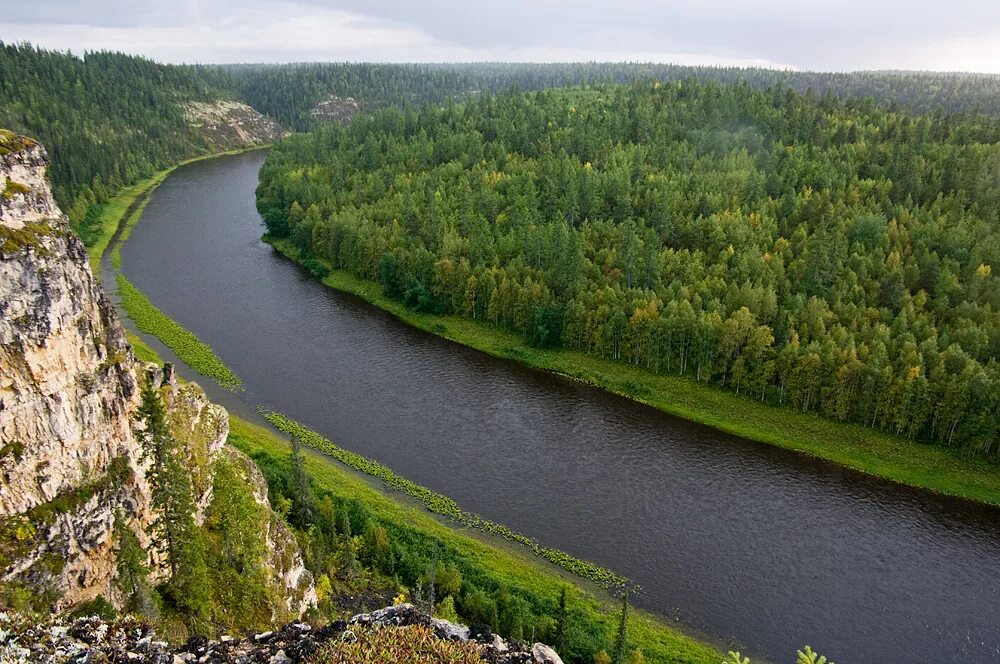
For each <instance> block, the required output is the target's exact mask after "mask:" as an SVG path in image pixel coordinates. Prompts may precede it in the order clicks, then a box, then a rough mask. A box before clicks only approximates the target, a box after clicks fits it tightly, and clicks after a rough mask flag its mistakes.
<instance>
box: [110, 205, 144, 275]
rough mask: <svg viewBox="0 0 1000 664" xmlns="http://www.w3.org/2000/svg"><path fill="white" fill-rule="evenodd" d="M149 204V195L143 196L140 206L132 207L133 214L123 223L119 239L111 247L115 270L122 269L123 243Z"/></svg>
mask: <svg viewBox="0 0 1000 664" xmlns="http://www.w3.org/2000/svg"><path fill="white" fill-rule="evenodd" d="M147 204H149V196H148V195H146V196H145V197H143V199H142V202H141V203H140V204H139V205H138V206H133V207H132V214H130V215H129V217H128V219H126V220H125V223H124V224H122V225H121V232H120V233H119V234H118V239H117V240H115V246H113V247H111V256H110V261H111V267H113V268H114V269H115V270H120V269H122V254H121V249H122V245H123V244H125V242H126V241H127V240H128V236H129V235H131V234H132V229H133V228H134V227H135V225H136V224H137V223H138V222H139V218H140V217H142V213H143V212H145V210H146V205H147Z"/></svg>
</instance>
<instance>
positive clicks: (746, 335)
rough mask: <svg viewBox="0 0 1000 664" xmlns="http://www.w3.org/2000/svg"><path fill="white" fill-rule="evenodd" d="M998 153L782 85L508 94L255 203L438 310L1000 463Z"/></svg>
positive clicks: (375, 141)
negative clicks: (996, 457)
mask: <svg viewBox="0 0 1000 664" xmlns="http://www.w3.org/2000/svg"><path fill="white" fill-rule="evenodd" d="M998 140H1000V122H998V121H997V119H995V118H992V117H989V116H985V115H978V114H974V115H962V114H952V115H945V114H941V113H938V112H934V113H929V114H923V115H914V114H907V113H903V112H900V111H895V110H890V109H886V108H884V107H881V106H878V105H875V104H873V103H871V102H869V101H851V100H846V101H844V100H838V99H836V98H834V97H832V96H829V95H827V96H823V97H817V96H816V95H813V94H809V93H807V94H798V93H796V92H794V91H793V90H791V89H788V88H783V87H773V88H769V89H766V90H759V89H755V88H754V87H753V86H751V85H749V84H740V85H735V86H727V85H720V84H717V83H714V82H707V83H705V82H699V81H696V80H693V79H689V80H684V81H676V82H668V83H660V82H657V83H636V84H633V85H631V86H615V85H608V86H597V87H586V88H567V89H556V90H545V91H539V92H534V93H506V94H501V95H499V96H491V97H482V98H476V99H471V100H469V101H466V102H464V103H456V102H448V103H446V104H444V105H438V106H429V105H428V106H424V107H420V108H411V109H400V108H396V107H391V108H388V109H385V110H383V111H381V112H378V113H375V114H374V115H372V116H370V117H362V118H358V119H355V120H354V121H353V122H352V123H351V124H350V125H349V126H346V127H344V126H339V125H338V126H323V127H321V128H319V129H318V130H317V131H315V132H313V133H312V134H308V135H298V136H293V137H291V138H290V139H288V140H286V141H284V142H283V143H282V144H280V145H279V146H277V147H276V148H274V149H273V150H272V152H271V154H270V156H269V157H268V160H267V162H266V164H265V166H264V168H263V169H262V172H261V185H260V188H259V190H258V208H259V209H260V211H261V213H262V215H263V216H264V219H265V222H266V224H267V227H268V232H269V233H270V234H271V235H272V236H274V237H276V238H288V239H289V240H290V241H291V242H293V243H294V244H295V245H296V246H297V247H298V248H299V249H300V250H302V251H303V252H306V255H307V256H313V257H315V258H318V259H322V260H323V261H326V262H327V263H328V264H330V265H332V266H333V267H334V268H340V269H346V270H349V271H351V272H353V273H355V274H357V275H359V276H362V277H364V278H367V279H371V280H375V281H378V282H380V283H381V284H382V285H383V287H384V289H385V291H386V292H387V293H388V294H390V295H392V296H395V297H397V298H399V299H401V300H403V301H405V302H406V303H407V304H408V305H409V306H411V307H413V308H416V309H420V310H428V311H433V312H440V313H454V314H460V315H463V316H467V317H469V318H473V319H477V320H483V321H486V322H488V323H491V324H495V325H499V326H503V327H505V328H508V329H511V330H514V331H516V332H518V333H520V334H522V335H523V336H524V337H525V339H526V340H528V341H529V342H531V343H533V344H535V345H538V346H561V347H568V348H574V349H580V350H582V351H585V352H588V353H592V354H595V355H598V356H601V357H605V358H611V359H615V360H619V361H622V362H628V363H632V364H635V365H639V366H642V367H645V368H647V369H648V370H650V371H654V372H676V373H680V374H686V375H690V376H692V377H693V378H694V379H696V380H700V381H705V382H711V383H714V384H717V385H719V386H722V387H724V388H727V389H731V390H734V391H736V392H739V393H741V394H745V395H748V396H750V397H752V398H755V399H761V400H764V401H769V402H773V403H776V404H784V405H787V406H789V407H792V408H797V409H800V410H804V411H811V412H817V413H820V414H822V415H824V416H827V417H830V418H834V419H837V420H842V421H852V422H857V423H861V424H864V425H866V426H872V427H878V428H880V429H885V430H889V431H892V432H895V433H898V434H900V435H903V436H907V437H910V438H913V439H920V440H927V441H937V442H940V443H943V444H949V445H960V446H963V447H967V448H970V449H975V450H979V451H982V452H986V453H995V452H996V449H997V446H996V444H995V441H996V437H997V416H996V412H997V406H998V388H1000V373H998V368H997V362H996V358H997V356H998V354H1000V318H998V314H997V312H998V307H1000V299H998V298H1000V289H998V288H997V285H998V284H997V283H996V281H995V280H996V278H997V277H996V276H995V275H994V274H993V272H994V270H995V266H996V264H997V261H998V260H1000V235H998V232H997V229H998V221H1000V219H998V210H1000V205H998V203H1000V201H998V196H1000V193H998V192H1000V188H998V184H1000V182H998V177H1000V148H998V146H997V141H998ZM996 267H1000V266H996Z"/></svg>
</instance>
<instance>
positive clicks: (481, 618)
mask: <svg viewBox="0 0 1000 664" xmlns="http://www.w3.org/2000/svg"><path fill="white" fill-rule="evenodd" d="M459 606H460V608H461V609H462V615H463V616H465V618H466V620H468V621H469V623H470V624H472V625H486V626H488V627H490V628H491V629H499V628H500V617H499V615H498V613H497V603H496V602H495V601H494V600H493V598H492V597H490V596H489V595H488V594H486V591H484V590H480V589H476V590H473V591H472V592H469V593H466V594H465V595H464V596H463V597H462V601H461V604H460V605H459Z"/></svg>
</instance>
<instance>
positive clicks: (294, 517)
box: [288, 436, 316, 528]
mask: <svg viewBox="0 0 1000 664" xmlns="http://www.w3.org/2000/svg"><path fill="white" fill-rule="evenodd" d="M291 447H292V451H291V456H290V460H291V468H292V477H291V482H290V483H289V487H288V488H289V490H290V491H291V495H290V496H289V498H291V499H292V507H291V510H290V511H289V513H288V517H289V520H290V521H291V523H292V525H295V526H298V527H299V528H307V527H308V526H309V524H311V523H313V522H315V521H316V497H315V496H314V495H313V490H312V487H310V486H309V476H308V475H306V470H305V466H304V465H303V458H302V447H301V445H300V444H299V439H298V437H296V436H292V446H291Z"/></svg>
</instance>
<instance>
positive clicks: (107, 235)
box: [87, 146, 267, 276]
mask: <svg viewBox="0 0 1000 664" xmlns="http://www.w3.org/2000/svg"><path fill="white" fill-rule="evenodd" d="M266 147H267V146H254V147H249V148H245V149H240V150H230V151H228V152H215V153H212V154H205V155H199V156H197V157H192V158H191V159H185V160H184V161H182V162H179V163H177V164H174V165H173V166H171V167H170V168H166V169H164V170H162V171H159V172H158V173H156V174H154V175H151V176H150V177H148V178H146V179H145V180H141V181H139V182H136V183H135V184H133V185H131V186H128V187H125V188H123V189H121V190H119V191H118V193H117V194H115V196H114V197H113V198H112V199H111V200H110V201H108V202H107V203H105V204H104V205H103V206H101V209H100V212H99V214H98V221H97V223H96V224H95V226H96V231H95V229H91V232H96V234H95V235H94V236H93V238H94V239H93V241H92V242H90V243H89V244H88V246H87V256H88V257H89V258H90V269H91V271H92V272H93V273H94V275H95V276H97V275H99V274H100V269H99V266H100V262H101V257H102V256H103V255H104V252H105V251H106V250H107V248H108V245H109V244H111V240H112V239H113V238H114V236H115V233H116V232H117V231H118V228H119V226H121V225H122V222H123V221H125V219H124V217H125V215H128V214H129V210H132V211H133V214H131V215H129V220H128V222H127V223H128V225H129V226H132V225H135V222H136V221H138V220H139V216H140V215H141V214H142V212H141V210H138V209H136V206H137V205H138V204H139V203H140V202H142V201H144V199H145V197H146V196H148V195H149V194H150V193H151V192H152V191H153V190H154V189H156V187H158V186H159V185H160V183H162V182H163V181H164V180H166V179H167V176H168V175H170V174H171V173H173V172H174V171H175V170H177V169H178V168H180V167H181V166H185V165H187V164H191V163H194V162H196V161H202V160H203V159H211V158H213V157H221V156H223V155H229V154H240V153H242V152H250V151H253V150H262V149H264V148H266ZM143 205H144V204H143ZM122 241H124V239H123V240H122ZM119 244H120V243H119ZM116 253H117V252H116ZM112 260H114V257H112ZM119 260H120V258H119ZM117 267H118V266H117V265H116V266H115V268H116V269H117Z"/></svg>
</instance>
